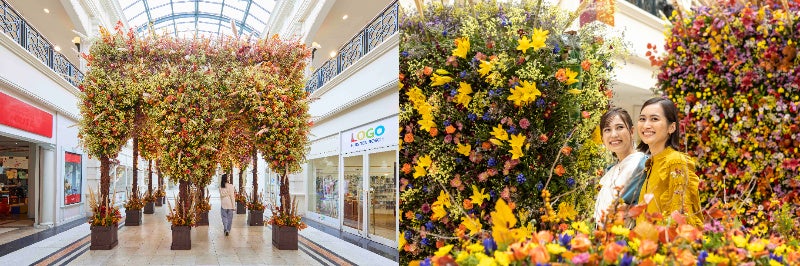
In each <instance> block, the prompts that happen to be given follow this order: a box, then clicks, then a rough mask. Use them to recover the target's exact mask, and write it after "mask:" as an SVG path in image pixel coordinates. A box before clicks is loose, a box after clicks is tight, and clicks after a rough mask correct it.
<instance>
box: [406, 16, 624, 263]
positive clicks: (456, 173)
mask: <svg viewBox="0 0 800 266" xmlns="http://www.w3.org/2000/svg"><path fill="white" fill-rule="evenodd" d="M524 2H526V3H522V4H508V3H501V4H497V3H488V4H484V3H479V4H477V5H474V6H456V7H453V6H446V7H443V6H441V5H438V4H436V5H432V6H428V7H427V9H426V10H425V12H424V16H421V15H419V14H409V13H405V14H404V16H403V18H402V20H403V21H402V24H401V32H402V35H401V43H400V53H401V54H400V77H399V78H400V87H401V88H400V94H401V96H400V97H401V98H400V109H401V110H400V129H401V133H400V141H401V150H400V158H401V159H400V160H401V162H400V164H401V170H400V172H401V178H400V182H401V184H400V211H401V213H400V216H401V217H400V219H401V221H400V232H399V249H400V253H401V256H400V257H401V264H406V263H409V262H410V261H412V260H414V259H420V258H424V257H426V256H429V255H432V254H433V252H434V251H436V250H437V249H438V248H439V247H442V246H445V245H448V244H454V243H459V242H461V243H463V242H469V241H475V242H478V243H480V241H481V239H482V238H484V237H485V235H484V233H491V234H490V236H491V237H490V239H492V240H491V241H493V242H492V243H495V242H496V244H497V245H499V246H501V247H507V246H508V245H509V244H511V243H512V242H513V241H515V240H518V239H519V238H520V236H522V237H523V238H524V236H525V235H530V234H529V233H530V232H532V231H533V229H534V228H535V227H539V226H540V225H542V224H544V222H552V221H558V220H560V219H563V218H561V217H562V216H559V215H557V214H556V211H559V212H563V213H574V212H576V211H578V210H583V211H585V210H589V209H591V207H590V206H593V205H592V200H593V197H592V195H594V192H590V193H588V194H586V191H593V189H594V187H593V184H595V183H596V179H597V178H598V176H599V175H600V174H601V173H602V171H603V168H604V167H605V165H606V162H607V161H606V158H607V155H606V153H605V151H604V150H603V149H602V144H601V143H600V140H599V131H598V129H597V125H598V122H599V119H600V116H601V115H602V114H603V112H604V111H605V110H606V109H607V105H608V99H609V98H610V97H611V95H612V94H611V91H610V87H609V85H608V84H609V81H610V79H611V78H612V75H611V72H612V70H613V68H614V59H615V58H616V57H618V56H619V55H621V54H625V53H626V51H625V47H624V45H621V43H620V41H619V39H617V38H613V37H609V36H613V35H607V34H606V33H607V31H606V30H605V28H604V26H603V25H600V24H591V25H589V26H586V27H582V28H580V29H578V30H575V31H571V30H567V28H568V26H569V25H570V22H572V21H574V19H575V18H576V17H577V14H578V13H567V12H564V11H562V10H559V9H557V8H554V7H549V6H544V5H543V6H539V5H537V4H536V3H533V2H535V1H524ZM548 194H549V195H548ZM545 198H549V199H550V200H552V202H553V203H555V204H557V205H558V206H559V207H557V208H555V209H553V208H550V207H549V205H546V204H544V199H545ZM499 202H504V203H503V206H505V208H507V210H506V211H505V212H492V210H494V206H495V204H496V203H497V204H499ZM496 213H497V214H496ZM498 216H503V217H504V218H503V219H504V220H505V221H510V220H512V219H513V220H514V223H513V224H510V226H509V225H506V226H504V227H502V228H499V227H495V228H493V223H499V221H501V220H500V218H498ZM517 222H518V223H517ZM515 224H516V225H517V226H518V227H517V228H513V229H512V227H514V225H515ZM492 228H493V229H492ZM490 229H491V230H490Z"/></svg>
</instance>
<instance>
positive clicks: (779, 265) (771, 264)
mask: <svg viewBox="0 0 800 266" xmlns="http://www.w3.org/2000/svg"><path fill="white" fill-rule="evenodd" d="M782 265H783V263H780V262H778V261H776V260H773V259H770V260H769V266H782Z"/></svg>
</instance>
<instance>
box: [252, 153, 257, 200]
mask: <svg viewBox="0 0 800 266" xmlns="http://www.w3.org/2000/svg"><path fill="white" fill-rule="evenodd" d="M253 201H258V149H256V148H255V146H254V147H253Z"/></svg>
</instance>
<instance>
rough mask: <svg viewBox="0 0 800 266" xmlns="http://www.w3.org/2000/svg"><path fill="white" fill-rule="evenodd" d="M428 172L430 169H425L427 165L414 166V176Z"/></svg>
mask: <svg viewBox="0 0 800 266" xmlns="http://www.w3.org/2000/svg"><path fill="white" fill-rule="evenodd" d="M427 174H428V171H425V167H422V166H421V165H417V166H414V178H417V177H420V176H425V175H427Z"/></svg>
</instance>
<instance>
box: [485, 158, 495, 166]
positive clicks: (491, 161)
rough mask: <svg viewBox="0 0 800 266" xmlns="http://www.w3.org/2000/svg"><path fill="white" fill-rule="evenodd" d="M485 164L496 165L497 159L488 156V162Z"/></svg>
mask: <svg viewBox="0 0 800 266" xmlns="http://www.w3.org/2000/svg"><path fill="white" fill-rule="evenodd" d="M487 164H488V165H489V167H494V166H495V165H497V160H495V159H494V158H489V162H488V163H487Z"/></svg>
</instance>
